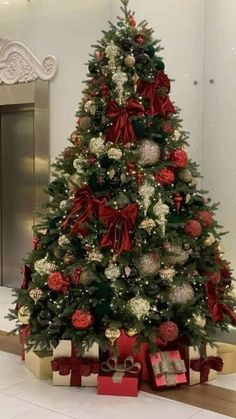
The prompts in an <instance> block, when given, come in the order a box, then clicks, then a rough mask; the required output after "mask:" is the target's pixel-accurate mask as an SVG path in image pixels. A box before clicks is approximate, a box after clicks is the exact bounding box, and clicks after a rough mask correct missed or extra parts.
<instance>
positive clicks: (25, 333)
mask: <svg viewBox="0 0 236 419" xmlns="http://www.w3.org/2000/svg"><path fill="white" fill-rule="evenodd" d="M29 334H30V330H29V326H22V327H21V329H20V342H21V359H22V361H25V349H26V339H27V336H29Z"/></svg>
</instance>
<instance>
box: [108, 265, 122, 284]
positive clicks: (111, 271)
mask: <svg viewBox="0 0 236 419" xmlns="http://www.w3.org/2000/svg"><path fill="white" fill-rule="evenodd" d="M104 273H105V276H106V278H107V279H110V280H111V281H115V280H116V279H117V278H119V276H120V268H119V267H118V266H117V265H116V264H115V263H111V264H110V265H109V266H108V267H107V268H106V269H105V271H104Z"/></svg>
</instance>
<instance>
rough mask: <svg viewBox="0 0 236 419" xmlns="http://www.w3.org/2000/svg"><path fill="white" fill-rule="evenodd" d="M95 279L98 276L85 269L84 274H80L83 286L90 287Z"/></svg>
mask: <svg viewBox="0 0 236 419" xmlns="http://www.w3.org/2000/svg"><path fill="white" fill-rule="evenodd" d="M95 278H96V276H95V275H94V273H93V272H91V271H89V270H88V269H84V270H83V272H82V273H81V274H80V278H79V282H80V284H83V285H90V284H91V282H92V280H93V279H95Z"/></svg>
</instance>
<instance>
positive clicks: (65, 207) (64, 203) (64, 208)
mask: <svg viewBox="0 0 236 419" xmlns="http://www.w3.org/2000/svg"><path fill="white" fill-rule="evenodd" d="M70 207H71V202H70V201H69V200H68V199H63V201H61V202H60V204H59V208H60V209H61V210H62V211H67V210H68V209H69V208H70Z"/></svg>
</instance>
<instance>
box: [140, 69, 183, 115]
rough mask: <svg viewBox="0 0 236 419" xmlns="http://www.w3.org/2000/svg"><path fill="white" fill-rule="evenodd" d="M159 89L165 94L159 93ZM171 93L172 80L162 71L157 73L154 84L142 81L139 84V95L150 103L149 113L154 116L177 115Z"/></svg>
mask: <svg viewBox="0 0 236 419" xmlns="http://www.w3.org/2000/svg"><path fill="white" fill-rule="evenodd" d="M158 89H163V93H160V92H158ZM169 91H170V80H169V79H168V77H167V75H166V74H165V73H164V72H163V71H162V70H160V71H158V72H157V73H156V75H155V80H154V82H153V83H149V82H147V81H145V80H141V79H139V80H138V83H137V93H138V94H139V95H140V96H142V97H143V98H144V99H147V100H149V101H150V106H149V109H148V112H149V113H150V115H152V116H156V115H162V116H167V114H168V113H175V108H174V106H173V105H172V103H171V101H170V98H169V96H168V93H169Z"/></svg>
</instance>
